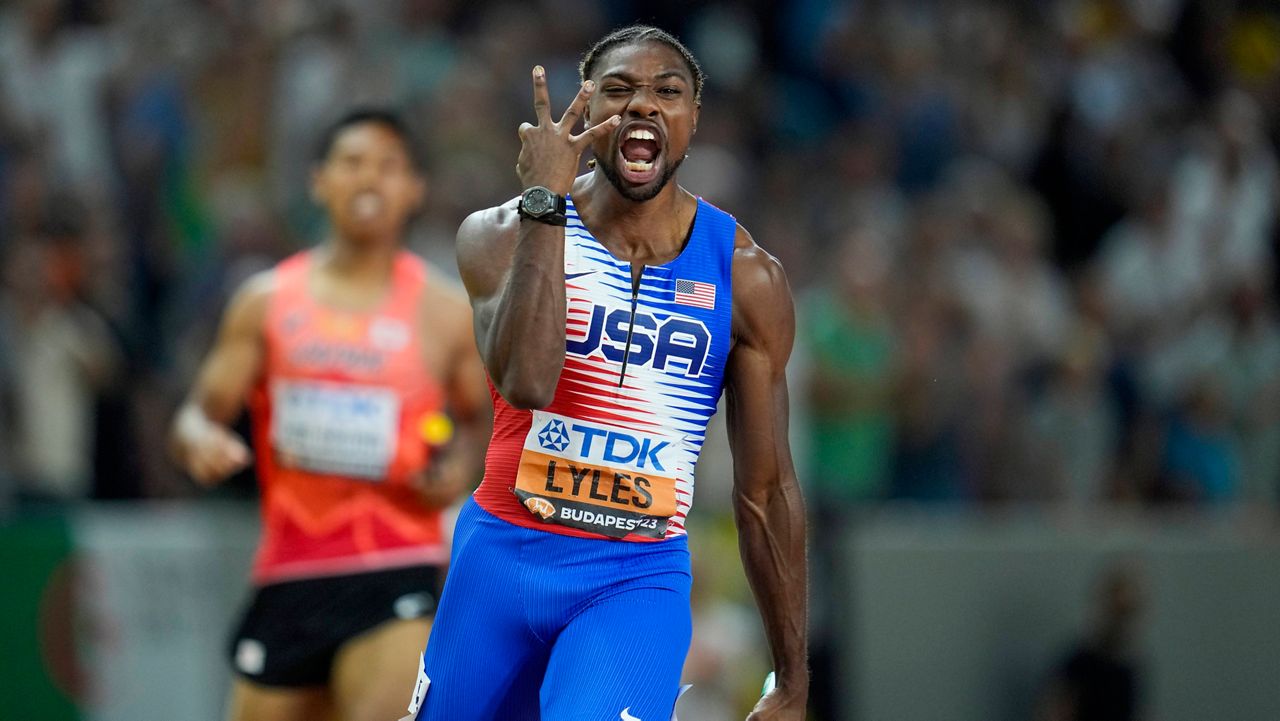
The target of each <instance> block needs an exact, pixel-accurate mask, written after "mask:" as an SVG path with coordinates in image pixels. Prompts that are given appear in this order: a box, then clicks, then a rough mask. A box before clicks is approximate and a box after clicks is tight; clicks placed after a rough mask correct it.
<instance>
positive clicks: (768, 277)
mask: <svg viewBox="0 0 1280 721" xmlns="http://www.w3.org/2000/svg"><path fill="white" fill-rule="evenodd" d="M761 291H767V292H768V294H769V296H770V297H773V296H775V295H776V294H777V293H778V292H779V291H785V292H786V294H787V296H788V297H790V295H791V291H790V289H789V288H788V286H787V273H786V271H785V270H783V268H782V262H781V261H779V260H778V259H777V258H776V257H774V256H773V255H772V254H771V253H769V251H767V250H765V249H764V248H761V247H760V245H759V244H758V243H756V240H755V238H753V237H751V233H748V232H747V229H746V228H744V227H742V224H741V223H739V224H738V227H737V230H736V231H735V233H734V238H733V295H734V299H735V300H737V299H739V298H745V297H750V296H751V295H752V294H758V293H760V292H761Z"/></svg>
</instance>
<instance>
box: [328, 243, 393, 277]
mask: <svg viewBox="0 0 1280 721" xmlns="http://www.w3.org/2000/svg"><path fill="white" fill-rule="evenodd" d="M399 250H400V248H399V246H397V245H396V244H394V243H383V242H376V243H356V242H353V241H350V240H346V239H343V238H341V237H330V238H329V239H328V240H326V241H325V242H324V243H323V244H322V245H321V246H320V247H319V248H318V249H317V255H318V257H319V261H320V266H321V267H323V268H324V269H325V270H327V271H330V272H332V273H334V274H335V275H340V276H343V277H345V278H347V279H349V280H353V281H357V282H369V283H383V282H385V281H386V279H387V277H388V276H390V275H391V267H392V265H393V264H394V263H395V258H396V253H398V252H399Z"/></svg>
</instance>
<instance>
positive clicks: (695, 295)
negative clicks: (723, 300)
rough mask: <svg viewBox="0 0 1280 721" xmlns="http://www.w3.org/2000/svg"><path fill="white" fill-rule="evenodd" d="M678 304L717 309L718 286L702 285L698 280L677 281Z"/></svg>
mask: <svg viewBox="0 0 1280 721" xmlns="http://www.w3.org/2000/svg"><path fill="white" fill-rule="evenodd" d="M676 303H678V304H679V305H691V306H694V307H696V308H706V309H708V310H714V309H715V307H716V286H715V285H714V284H712V283H702V282H700V281H696V280H680V279H676Z"/></svg>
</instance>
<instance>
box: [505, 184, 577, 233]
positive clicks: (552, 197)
mask: <svg viewBox="0 0 1280 721" xmlns="http://www.w3.org/2000/svg"><path fill="white" fill-rule="evenodd" d="M517 210H518V211H519V213H520V217H521V218H528V219H529V220H536V221H538V222H539V223H546V224H547V225H565V224H566V223H567V222H568V221H567V220H566V219H565V215H564V214H565V200H564V196H563V195H557V194H556V193H553V192H551V190H550V189H549V188H544V187H542V186H541V185H535V186H533V187H532V188H529V189H528V190H526V191H524V192H523V193H521V194H520V205H519V207H518V208H517Z"/></svg>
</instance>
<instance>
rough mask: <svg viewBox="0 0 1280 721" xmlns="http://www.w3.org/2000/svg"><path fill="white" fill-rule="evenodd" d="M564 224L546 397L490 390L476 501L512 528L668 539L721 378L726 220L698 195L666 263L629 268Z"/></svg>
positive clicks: (725, 348)
mask: <svg viewBox="0 0 1280 721" xmlns="http://www.w3.org/2000/svg"><path fill="white" fill-rule="evenodd" d="M567 217H568V226H567V227H566V228H565V258H564V272H565V297H566V301H567V314H566V318H565V364H564V370H563V371H562V372H561V375H560V382H559V384H558V385H557V386H556V394H555V398H554V400H553V401H552V403H551V405H549V406H547V407H546V408H544V409H542V410H537V411H523V410H518V409H515V408H512V407H511V406H510V405H508V404H507V403H506V401H504V400H503V399H502V397H501V396H500V395H499V394H498V393H497V391H496V390H493V389H492V387H491V391H492V396H493V402H494V432H493V440H492V441H491V442H490V444H489V455H488V459H487V462H486V464H485V479H484V482H483V483H481V485H480V488H479V489H477V491H476V501H477V503H479V504H480V505H481V506H482V507H484V508H485V509H486V510H488V511H489V512H490V513H493V514H494V515H497V516H499V517H500V518H503V519H504V520H507V521H510V522H511V523H515V524H517V525H521V526H525V527H531V528H541V529H544V530H548V531H553V532H556V533H563V534H566V535H577V536H591V537H606V538H623V539H626V540H632V541H646V540H659V539H663V538H671V537H673V536H678V535H682V534H683V533H684V532H685V529H684V520H685V515H686V514H687V513H688V511H689V508H690V506H691V505H692V503H693V485H694V468H695V467H696V465H697V461H698V454H699V452H700V451H701V450H702V442H703V440H704V439H705V438H706V429H707V423H708V421H710V419H711V416H712V415H713V414H714V413H715V409H716V404H717V402H718V401H719V399H720V393H721V389H722V386H723V381H724V366H725V362H726V360H727V359H728V354H729V347H730V331H731V323H732V303H731V299H732V297H733V293H732V288H731V286H730V279H731V273H732V267H733V249H734V239H735V236H736V233H737V222H736V221H735V220H734V219H733V218H732V217H731V216H729V215H728V214H726V213H724V212H723V211H721V210H719V209H717V208H715V207H714V206H712V205H710V204H709V203H706V202H704V201H702V200H699V201H698V210H697V215H696V216H695V218H694V223H693V228H692V231H691V233H690V237H689V241H688V243H687V244H686V245H685V247H684V249H683V250H682V251H681V252H680V254H679V255H678V256H677V257H676V258H675V259H674V260H672V261H671V262H670V263H667V264H665V265H660V266H646V267H645V268H644V269H643V271H642V273H641V276H640V281H639V286H638V288H636V289H635V292H634V293H633V285H632V279H631V264H630V263H628V262H624V261H621V260H619V259H617V258H615V257H614V256H613V255H612V254H610V253H609V251H608V250H606V249H605V248H604V246H603V245H601V244H600V242H599V241H597V240H596V239H595V237H594V236H592V235H591V232H590V231H589V230H588V229H587V228H586V227H585V226H584V225H583V223H582V220H581V219H580V218H579V217H578V214H577V210H576V208H575V207H574V205H573V202H572V199H570V201H569V203H568V208H567Z"/></svg>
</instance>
